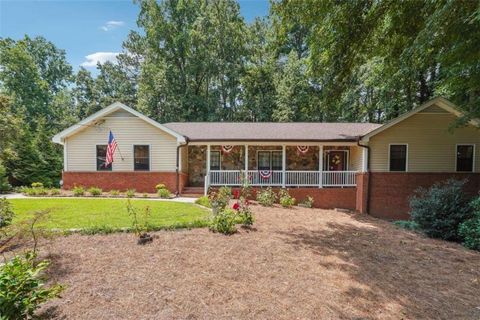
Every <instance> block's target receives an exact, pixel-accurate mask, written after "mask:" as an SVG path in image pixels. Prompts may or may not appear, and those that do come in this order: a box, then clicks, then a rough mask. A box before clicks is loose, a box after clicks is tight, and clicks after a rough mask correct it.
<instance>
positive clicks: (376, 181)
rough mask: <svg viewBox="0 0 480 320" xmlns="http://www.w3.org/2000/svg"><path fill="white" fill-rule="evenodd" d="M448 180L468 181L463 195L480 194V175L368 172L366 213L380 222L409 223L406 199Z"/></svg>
mask: <svg viewBox="0 0 480 320" xmlns="http://www.w3.org/2000/svg"><path fill="white" fill-rule="evenodd" d="M448 178H455V179H465V178H467V179H468V183H467V185H466V187H465V191H466V192H467V193H468V194H469V195H472V196H473V195H475V194H478V192H479V191H480V173H413V172H407V173H405V172H398V173H397V172H371V173H370V190H369V192H370V208H369V213H370V214H371V215H372V216H375V217H379V218H386V219H394V220H399V219H408V218H409V214H408V212H409V204H408V199H409V197H410V196H411V195H412V194H413V192H414V190H415V189H417V188H418V187H424V188H427V187H430V186H431V185H433V184H434V183H436V182H440V181H444V180H446V179H448ZM357 207H358V205H357Z"/></svg>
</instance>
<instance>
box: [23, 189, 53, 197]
mask: <svg viewBox="0 0 480 320" xmlns="http://www.w3.org/2000/svg"><path fill="white" fill-rule="evenodd" d="M21 190H22V193H23V194H25V195H27V196H31V197H35V196H45V195H48V193H49V189H47V188H44V187H35V188H26V187H23V188H22V189H21Z"/></svg>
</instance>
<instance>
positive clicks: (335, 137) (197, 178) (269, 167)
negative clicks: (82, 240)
mask: <svg viewBox="0 0 480 320" xmlns="http://www.w3.org/2000/svg"><path fill="white" fill-rule="evenodd" d="M461 115H462V114H461V112H460V111H459V109H458V108H457V107H456V106H455V105H453V104H452V103H451V102H449V101H447V100H446V99H443V98H435V99H433V100H431V101H429V102H427V103H425V104H424V105H422V106H420V107H418V108H415V109H414V110H412V111H410V112H408V113H406V114H404V115H402V116H400V117H398V118H396V119H394V120H393V121H390V122H388V123H386V124H384V125H379V124H373V123H228V122H208V123H206V122H203V123H200V122H184V123H166V124H160V123H158V122H156V121H154V120H152V119H150V118H148V117H146V116H144V115H143V114H141V113H139V112H138V111H135V110H133V109H131V108H129V107H127V106H125V105H123V104H121V103H118V102H117V103H114V104H112V105H110V106H108V107H106V108H104V109H102V110H100V111H99V112H97V113H95V114H93V115H91V116H90V117H88V118H86V119H84V120H82V121H80V122H79V123H78V124H76V125H74V126H72V127H70V128H68V129H66V130H64V131H62V132H60V133H59V134H57V135H55V136H54V137H53V141H54V142H56V143H59V144H62V145H63V146H64V170H63V187H64V188H65V189H69V188H72V187H73V186H74V185H82V186H86V187H89V186H98V187H100V188H102V189H104V190H109V189H120V190H125V189H127V188H134V189H136V190H137V191H139V192H153V191H154V190H155V189H154V187H155V185H156V184H158V183H164V184H166V185H167V186H168V188H169V189H170V190H171V191H174V192H175V191H176V193H177V194H182V193H195V192H197V193H203V192H204V191H205V192H206V190H207V189H208V188H209V187H217V186H222V185H229V186H233V187H234V186H239V185H240V184H241V183H242V181H244V179H248V182H249V183H250V185H252V186H253V187H256V188H258V187H265V186H272V187H275V188H280V187H286V188H289V189H290V192H291V194H292V195H293V196H294V197H296V198H297V199H299V200H302V199H304V198H305V197H306V196H307V195H311V196H313V197H314V199H315V206H317V207H323V208H336V207H338V208H348V209H352V210H357V211H359V212H365V213H366V212H368V213H370V214H372V215H374V216H377V217H384V218H391V219H399V218H406V217H408V198H409V196H410V195H411V194H412V192H413V191H414V190H415V189H416V188H418V187H420V186H424V187H428V186H430V185H432V184H433V183H435V182H437V181H442V180H445V179H447V178H449V177H455V178H460V179H463V178H467V179H468V183H467V191H468V192H471V193H472V194H473V193H477V192H478V191H479V190H480V131H479V123H480V122H479V121H478V120H472V121H470V122H469V123H468V124H467V125H466V126H463V127H459V128H455V127H454V126H453V123H454V122H455V121H456V120H457V118H458V117H460V116H461ZM110 131H111V132H112V133H113V135H114V137H115V139H116V142H117V144H118V149H117V151H116V152H115V154H114V162H113V164H111V165H108V166H106V165H105V159H106V149H107V141H108V137H109V132H110Z"/></svg>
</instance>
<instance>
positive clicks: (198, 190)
mask: <svg viewBox="0 0 480 320" xmlns="http://www.w3.org/2000/svg"><path fill="white" fill-rule="evenodd" d="M200 196H203V188H202V187H185V188H184V189H183V191H182V197H200Z"/></svg>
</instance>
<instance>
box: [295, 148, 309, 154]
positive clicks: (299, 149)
mask: <svg viewBox="0 0 480 320" xmlns="http://www.w3.org/2000/svg"><path fill="white" fill-rule="evenodd" d="M297 150H298V152H300V153H301V154H305V153H307V152H308V146H297Z"/></svg>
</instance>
